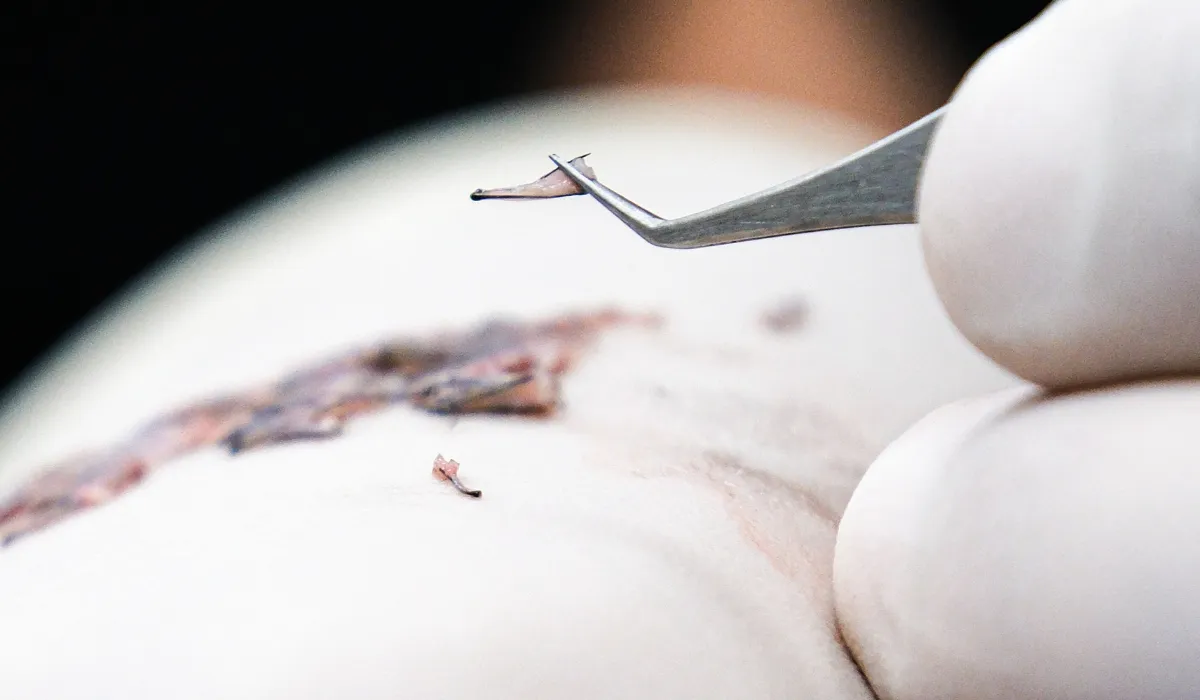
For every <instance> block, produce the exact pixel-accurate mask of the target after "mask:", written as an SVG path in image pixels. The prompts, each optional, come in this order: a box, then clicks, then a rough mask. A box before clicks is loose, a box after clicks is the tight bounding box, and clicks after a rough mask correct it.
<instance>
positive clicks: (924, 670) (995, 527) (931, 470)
mask: <svg viewBox="0 0 1200 700" xmlns="http://www.w3.org/2000/svg"><path fill="white" fill-rule="evenodd" d="M1196 425H1200V379H1179V380H1173V381H1165V382H1161V383H1145V384H1130V385H1125V386H1122V387H1119V388H1111V389H1105V390H1097V391H1093V392H1082V393H1075V394H1069V395H1058V396H1055V395H1048V394H1039V393H1037V391H1036V390H1030V389H1018V390H1015V391H1014V390H1010V391H1006V392H1002V393H999V394H993V395H990V396H986V397H983V398H979V399H972V400H968V401H964V402H959V403H955V404H951V405H949V406H946V407H944V408H942V409H939V410H938V411H935V412H934V413H933V414H931V415H930V416H928V417H927V418H925V419H924V420H923V421H921V422H920V423H918V424H917V425H916V426H915V427H913V428H912V429H910V430H909V432H908V433H906V434H905V435H904V436H903V437H901V438H900V439H899V440H897V441H896V442H894V443H893V444H892V445H891V446H889V447H888V448H887V449H886V450H885V451H884V452H883V454H882V455H880V457H879V458H878V459H877V460H876V462H875V463H874V464H873V465H872V466H871V468H870V469H869V470H868V472H867V474H866V475H865V477H864V478H863V480H862V482H861V483H860V484H859V487H858V489H857V490H856V491H855V493H854V495H853V497H852V498H851V501H850V503H849V505H848V506H847V509H846V512H845V514H844V516H843V519H842V522H841V525H840V528H839V533H838V539H837V545H836V549H835V556H834V595H835V600H836V606H837V614H838V619H839V623H840V625H841V628H842V633H843V636H844V638H845V639H846V640H847V644H848V646H849V647H850V649H851V650H852V651H853V653H854V654H855V656H856V658H857V660H858V662H859V665H860V667H861V668H862V669H863V670H864V672H865V674H866V676H867V678H868V680H869V681H870V682H871V684H872V687H873V688H874V690H875V691H876V692H877V693H878V694H879V696H880V697H883V698H889V699H891V700H918V699H920V700H942V699H945V700H950V699H956V700H958V699H961V698H971V699H972V700H989V699H991V698H995V699H997V700H999V699H1000V698H1003V699H1005V700H1024V699H1027V698H1028V699H1033V698H1057V699H1059V700H1073V699H1076V698H1078V699H1080V700H1083V699H1084V698H1086V699H1088V700H1126V699H1128V698H1142V699H1144V700H1157V699H1162V700H1167V699H1171V700H1177V699H1178V698H1184V697H1196V696H1197V694H1198V693H1200V666H1198V665H1197V664H1196V658H1197V653H1200V596H1198V595H1197V594H1196V588H1195V582H1196V581H1197V580H1198V579H1200V538H1197V537H1196V533H1197V531H1200V510H1198V509H1197V508H1196V503H1195V494H1196V493H1197V492H1198V491H1200V472H1198V471H1197V470H1196V469H1195V466H1196V464H1198V463H1200V439H1197V438H1196V429H1195V426H1196Z"/></svg>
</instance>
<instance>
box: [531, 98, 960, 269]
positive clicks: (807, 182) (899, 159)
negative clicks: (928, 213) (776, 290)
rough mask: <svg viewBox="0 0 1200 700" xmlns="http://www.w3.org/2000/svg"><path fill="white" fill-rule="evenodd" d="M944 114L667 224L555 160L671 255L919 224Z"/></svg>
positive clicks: (630, 226) (637, 230)
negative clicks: (923, 185)
mask: <svg viewBox="0 0 1200 700" xmlns="http://www.w3.org/2000/svg"><path fill="white" fill-rule="evenodd" d="M945 109H946V108H945V107H942V108H941V109H939V110H937V111H935V112H933V113H931V114H929V115H928V116H926V117H924V118H922V119H920V120H919V121H917V122H914V123H913V124H911V125H909V126H908V127H905V128H904V129H901V130H900V131H897V132H896V133H894V134H892V135H890V136H888V137H886V138H884V139H882V140H880V141H877V142H876V143H874V144H872V145H871V146H868V147H867V148H865V149H863V150H862V151H859V152H858V153H856V154H854V155H852V156H850V157H848V158H846V159H844V160H842V161H841V162H839V163H836V164H834V165H832V166H830V167H828V168H825V169H822V170H819V171H817V172H815V173H811V174H809V175H805V176H803V177H800V178H798V179H796V180H792V181H789V182H785V183H783V184H780V185H776V186H775V187H772V188H770V189H767V190H764V191H762V192H759V193H757V194H752V195H749V196H747V197H743V198H741V199H736V200H734V201H732V202H727V203H725V204H722V205H719V206H716V207H713V208H712V209H709V210H707V211H702V212H699V213H697V214H691V215H689V216H684V217H680V218H677V219H663V218H662V217H659V216H657V215H655V214H653V213H651V212H649V211H647V210H646V209H644V208H642V207H641V206H639V205H637V204H635V203H633V202H632V201H630V200H629V199H627V198H625V197H624V196H622V195H621V194H619V193H617V192H615V191H613V190H612V189H610V188H609V187H607V186H605V185H604V184H602V183H600V182H598V181H596V180H592V179H589V178H588V177H586V176H585V175H584V174H583V173H582V172H580V171H579V170H578V169H576V168H575V167H574V166H572V165H571V164H570V163H568V162H567V161H566V160H564V159H562V158H560V157H558V156H556V155H552V156H550V160H552V161H554V163H555V165H557V166H558V167H559V168H560V169H562V171H563V172H564V173H566V174H567V176H568V177H570V178H571V179H572V180H573V181H575V183H577V184H578V185H579V186H580V187H581V188H583V189H584V191H586V192H587V194H589V195H591V196H592V197H593V198H595V199H596V200H597V201H599V202H600V203H601V204H603V205H604V206H605V207H606V208H607V209H608V210H609V211H611V212H612V213H613V214H614V215H616V217H617V218H618V219H620V220H621V221H623V222H624V223H625V225H626V226H628V227H629V228H631V229H633V230H634V231H635V232H637V234H638V235H639V236H641V237H642V238H644V239H645V240H647V241H648V242H650V243H653V244H654V245H657V246H661V247H664V248H701V247H704V246H711V245H720V244H723V243H737V242H739V241H749V240H755V239H758V238H770V237H773V236H787V235H791V234H796V233H809V232H812V231H824V230H829V229H836V228H850V227H855V226H878V225H886V224H910V223H915V222H916V219H917V216H916V206H917V203H916V199H917V182H918V179H919V177H920V173H921V165H922V163H923V162H924V160H925V152H926V151H927V150H928V148H929V143H930V141H931V139H932V137H933V134H934V131H935V129H936V127H937V124H938V121H939V120H940V119H941V116H942V114H943V112H944V111H945Z"/></svg>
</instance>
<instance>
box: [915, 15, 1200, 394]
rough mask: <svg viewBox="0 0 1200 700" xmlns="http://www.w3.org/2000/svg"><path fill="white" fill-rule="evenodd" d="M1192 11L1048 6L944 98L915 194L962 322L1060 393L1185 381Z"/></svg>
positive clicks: (1197, 144)
mask: <svg viewBox="0 0 1200 700" xmlns="http://www.w3.org/2000/svg"><path fill="white" fill-rule="evenodd" d="M1197 46H1200V3H1197V2H1194V0H1060V2H1058V3H1056V4H1054V5H1053V6H1051V8H1050V9H1048V10H1047V11H1046V12H1045V13H1044V14H1043V15H1042V16H1041V17H1039V18H1038V19H1037V20H1035V21H1034V22H1033V23H1032V24H1030V25H1029V26H1027V27H1026V28H1025V29H1023V30H1021V31H1020V32H1018V33H1017V34H1016V35H1014V36H1013V37H1011V38H1010V39H1008V40H1007V41H1005V42H1003V43H1002V44H1001V45H999V46H998V47H996V48H995V49H994V50H993V51H991V52H990V53H988V54H987V55H986V56H985V57H984V58H983V59H982V60H981V61H980V62H979V64H978V65H977V66H976V67H975V68H974V69H973V70H972V71H971V72H970V74H969V75H968V76H967V78H966V79H965V80H964V82H963V83H962V85H961V86H960V88H959V90H958V91H957V93H956V94H955V95H954V97H953V99H952V103H951V107H950V109H949V111H948V114H947V115H946V117H945V120H944V122H943V124H942V125H941V127H940V130H939V132H938V134H937V135H936V137H935V140H934V143H933V146H932V149H931V151H930V153H929V158H928V161H927V164H926V171H925V174H924V180H923V183H922V188H921V197H920V216H921V231H922V238H923V244H924V248H925V255H926V263H927V265H928V268H929V272H930V275H931V277H932V279H933V281H934V284H935V287H936V288H937V290H938V294H939V296H940V297H941V299H942V302H943V304H944V305H945V307H946V309H947V311H948V312H949V314H950V316H951V318H952V319H953V321H954V323H955V324H956V325H957V326H958V327H959V329H960V330H961V331H962V332H963V333H964V334H965V335H966V337H967V338H968V339H969V340H971V342H973V343H974V344H975V345H976V346H978V347H979V348H980V349H981V350H983V352H985V353H986V354H988V355H989V356H990V357H992V359H994V360H995V361H996V362H998V363H1000V364H1001V365H1002V366H1004V367H1006V368H1007V369H1009V370H1011V371H1013V372H1014V373H1016V374H1018V375H1020V376H1022V377H1024V378H1026V379H1029V380H1031V381H1034V382H1038V383H1040V384H1043V385H1046V386H1051V387H1064V386H1072V385H1082V384H1094V383H1100V382H1105V381H1111V380H1114V379H1125V378H1130V377H1139V376H1147V375H1155V374H1163V373H1177V372H1193V371H1200V51H1198V50H1197V49H1196V47H1197Z"/></svg>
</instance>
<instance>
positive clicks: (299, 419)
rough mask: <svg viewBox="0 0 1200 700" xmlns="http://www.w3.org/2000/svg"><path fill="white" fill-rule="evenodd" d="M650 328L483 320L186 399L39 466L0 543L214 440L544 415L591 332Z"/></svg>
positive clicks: (577, 320) (12, 503) (0, 530)
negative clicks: (391, 420) (363, 424)
mask: <svg viewBox="0 0 1200 700" xmlns="http://www.w3.org/2000/svg"><path fill="white" fill-rule="evenodd" d="M660 323H661V320H660V319H659V318H658V317H657V316H653V315H646V314H627V313H624V312H621V311H617V310H612V309H607V310H600V311H594V312H589V313H579V314H567V315H562V316H557V317H554V318H550V319H548V320H544V321H538V322H520V321H512V320H497V321H491V322H488V323H484V324H482V325H480V326H479V327H477V328H475V329H473V330H469V331H462V332H455V333H445V334H441V335H437V336H434V337H432V338H428V339H423V340H419V339H412V338H402V339H397V340H392V341H388V342H384V343H380V344H378V345H374V346H370V347H366V348H361V349H357V350H354V351H351V352H347V353H344V354H342V355H338V356H336V357H333V358H329V359H326V360H325V361H323V362H320V363H317V364H315V365H313V366H311V367H307V368H304V369H301V370H299V371H297V372H293V373H292V374H289V375H287V376H285V377H283V378H282V379H280V380H279V381H277V382H275V383H273V384H270V385H268V386H265V387H256V388H253V389H250V390H248V391H244V392H241V393H236V394H232V395H226V396H222V397H218V398H215V399H210V400H207V401H200V402H197V403H195V404H193V405H191V406H187V407H185V408H183V409H181V410H176V411H172V412H170V413H167V414H166V415H164V416H162V417H160V418H158V419H157V420H154V421H151V422H150V423H149V424H147V425H145V426H144V427H143V428H141V429H140V430H138V431H136V432H135V433H134V434H133V435H132V436H131V437H130V438H129V439H127V440H126V441H124V442H122V443H119V444H117V445H115V446H113V447H110V448H108V449H103V450H97V451H95V452H88V453H85V454H82V455H77V456H75V457H72V458H71V459H69V460H66V461H64V462H62V463H60V464H57V465H54V466H52V467H50V468H49V469H46V470H42V472H41V473H40V475H39V476H37V477H35V478H34V479H32V480H31V481H30V482H29V483H27V484H26V485H25V486H24V487H22V488H21V489H20V490H19V491H17V493H16V494H14V495H13V496H12V498H10V499H9V500H8V501H7V502H4V503H0V547H3V546H5V545H8V544H11V543H12V542H13V541H15V540H17V539H19V538H21V537H24V536H26V535H29V534H31V533H33V532H37V531H39V530H41V529H43V528H45V527H48V526H50V525H53V524H54V523H57V522H59V521H61V520H63V519H64V518H67V517H70V516H71V515H73V514H75V513H78V512H80V511H83V510H87V509H89V508H93V507H95V506H98V505H101V504H103V503H107V502H108V501H111V500H113V499H114V498H116V497H118V496H120V495H121V494H122V493H124V492H126V491H127V490H129V489H130V488H132V487H134V486H135V485H137V484H138V483H140V482H141V481H142V480H143V479H145V478H146V477H147V476H149V474H150V473H151V472H152V471H154V470H155V469H158V468H159V467H161V466H163V465H164V464H166V463H168V462H170V461H171V460H173V459H176V458H178V457H181V456H183V455H185V454H189V453H191V452H195V451H197V450H200V449H204V448H208V447H212V446H215V445H223V446H224V447H225V448H226V449H227V450H228V451H229V452H230V454H234V455H236V454H240V453H242V452H245V451H247V450H253V449H258V448H262V447H265V446H268V445H273V444H279V443H282V442H286V441H293V440H320V439H330V438H334V437H337V436H339V435H341V434H342V429H343V426H344V425H345V423H346V422H347V421H349V420H350V419H352V418H354V417H356V416H359V415H363V414H366V413H370V412H373V411H378V410H380V409H382V408H385V407H387V406H393V405H397V404H409V405H411V406H413V407H415V408H418V409H421V410H425V411H429V412H432V413H437V414H443V415H454V416H459V415H466V414H480V413H515V414H520V415H525V416H530V417H543V418H544V417H548V416H551V415H553V413H554V412H555V410H556V409H557V408H558V404H559V382H558V379H559V377H561V376H562V375H563V373H565V372H566V371H568V370H569V369H570V368H571V367H572V366H573V365H574V363H575V362H576V361H577V359H578V358H579V356H580V354H581V353H582V352H583V351H584V350H586V349H587V348H588V347H589V346H590V345H591V343H592V342H593V341H594V340H595V339H596V338H597V337H598V336H599V334H600V333H601V332H602V331H604V330H607V329H609V328H612V327H614V326H618V325H631V324H634V325H642V326H649V327H658V326H659V325H660ZM439 458H441V456H440V455H439ZM438 466H439V465H438V464H437V463H436V462H435V465H434V468H435V471H436V469H437V467H438ZM440 466H441V467H442V468H443V471H442V474H443V475H444V476H445V478H446V479H447V480H448V481H450V482H451V483H453V484H454V486H455V487H456V488H458V489H459V490H460V491H462V492H463V493H465V494H467V495H469V496H474V497H478V496H479V495H481V494H480V492H478V491H473V490H471V489H467V488H466V487H464V486H463V485H462V484H461V482H459V481H458V479H457V476H456V475H457V468H458V463H457V462H454V461H453V460H449V461H447V460H444V459H442V464H441V465H440ZM435 476H436V474H435Z"/></svg>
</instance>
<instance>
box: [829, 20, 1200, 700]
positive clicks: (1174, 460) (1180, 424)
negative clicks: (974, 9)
mask: <svg viewBox="0 0 1200 700" xmlns="http://www.w3.org/2000/svg"><path fill="white" fill-rule="evenodd" d="M1197 47H1200V3H1196V2H1192V1H1190V0H1155V1H1152V2H1147V1H1146V0H1064V1H1062V2H1059V3H1057V4H1055V5H1054V6H1052V7H1051V8H1050V9H1049V10H1047V11H1046V12H1045V14H1044V15H1043V16H1041V17H1040V18H1039V19H1038V20H1036V21H1035V22H1034V23H1032V24H1031V25H1029V26H1028V27H1026V28H1025V29H1024V30H1022V31H1021V32H1019V33H1018V34H1017V35H1015V36H1013V37H1012V38H1010V39H1009V40H1007V41H1005V42H1004V43H1003V44H1001V45H1000V46H998V47H996V48H995V49H994V50H993V51H991V52H990V53H989V54H988V55H987V56H985V57H984V58H983V60H982V61H981V62H980V63H979V64H978V66H977V67H976V68H975V69H974V70H972V71H971V73H970V75H969V76H968V77H967V78H966V80H965V81H964V83H963V84H962V86H961V87H960V89H959V90H958V92H957V94H956V95H955V96H954V98H953V100H952V102H951V107H950V109H949V112H948V114H947V115H946V118H945V121H944V123H943V125H942V127H941V130H940V131H939V133H938V134H937V136H936V139H935V142H934V144H933V147H932V150H931V152H930V155H929V160H928V164H927V170H926V174H925V179H924V182H923V186H922V195H921V211H920V214H921V221H922V223H921V229H922V239H923V243H924V250H925V255H926V261H927V265H928V268H929V271H930V274H931V277H932V279H933V282H934V284H935V286H936V288H937V290H938V293H939V295H940V297H941V299H942V302H943V304H944V305H945V307H946V309H947V310H948V311H949V313H950V315H951V317H952V318H953V320H954V322H955V323H956V325H958V327H959V328H960V330H961V331H962V332H963V333H964V335H966V337H967V338H968V339H970V340H971V341H972V342H974V343H975V344H976V345H977V346H978V347H979V348H980V349H982V350H983V351H984V352H985V353H987V354H988V355H989V356H991V357H992V358H993V359H994V360H995V361H996V362H998V363H1000V364H1001V365H1003V366H1005V367H1007V368H1008V369H1010V370H1012V371H1013V372H1015V373H1017V374H1019V375H1021V376H1023V377H1025V378H1027V379H1030V380H1034V381H1037V382H1040V383H1043V384H1045V385H1047V386H1050V387H1055V388H1059V389H1063V388H1069V387H1075V386H1079V385H1083V384H1089V385H1093V387H1094V388H1093V389H1092V390H1090V391H1080V392H1076V393H1065V394H1064V393H1060V394H1057V395H1055V394H1049V393H1039V392H1037V391H1033V390H1029V389H1021V390H1017V391H1015V392H1009V393H1005V394H999V395H995V396H992V397H988V398H983V399H977V400H971V401H967V402H964V403H960V404H956V405H951V406H948V407H946V408H943V409H941V410H939V411H937V412H935V413H934V414H932V415H930V416H929V417H928V418H926V419H925V420H924V421H922V422H921V423H919V424H918V425H917V426H916V427H914V428H913V429H912V430H910V431H909V432H908V433H907V434H906V435H905V436H904V437H903V438H901V439H900V440H899V441H897V442H896V443H894V444H893V445H891V446H890V447H889V448H888V449H887V450H886V451H885V452H884V454H883V455H882V456H880V457H879V459H878V460H877V461H876V462H875V463H874V464H873V465H872V466H871V468H870V469H869V471H868V472H867V474H866V476H865V477H864V478H863V480H862V482H861V484H860V485H859V488H858V489H857V490H856V492H855V494H854V496H853V497H852V499H851V502H850V504H849V505H848V507H847V510H846V513H845V516H844V519H843V521H842V523H841V527H840V530H839V534H838V544H837V548H836V559H835V595H836V601H837V609H838V615H839V622H840V624H841V627H842V630H843V633H844V635H845V637H846V639H847V641H848V643H849V646H850V647H851V648H852V649H853V650H854V653H855V655H856V657H857V659H858V661H859V663H860V665H861V666H862V667H863V669H864V671H865V673H866V675H867V677H868V678H869V680H870V682H871V683H872V685H873V687H874V689H875V691H876V692H877V693H878V694H879V695H880V696H881V697H883V698H889V699H891V698H894V699H896V700H917V699H921V700H939V699H947V700H948V699H951V698H955V699H958V698H972V699H984V698H1008V699H1013V698H1031V699H1032V698H1059V699H1062V700H1070V699H1074V698H1079V699H1083V698H1088V699H1090V700H1100V699H1109V698H1111V699H1112V700H1118V699H1128V698H1143V699H1147V700H1152V699H1163V700H1166V699H1168V698H1170V699H1180V698H1195V697H1200V663H1197V659H1200V588H1198V587H1197V582H1198V581H1200V508H1197V498H1198V497H1200V469H1198V467H1200V438H1198V437H1197V429H1198V428H1200V375H1198V374H1197V373H1200V50H1198V49H1197ZM1189 374H1191V375H1192V376H1191V377H1188V376H1187V375H1189ZM1155 375H1179V378H1177V379H1169V380H1161V381H1157V382H1143V383H1140V384H1130V383H1126V384H1117V383H1115V382H1118V381H1120V380H1130V379H1135V378H1146V377H1151V376H1155Z"/></svg>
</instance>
